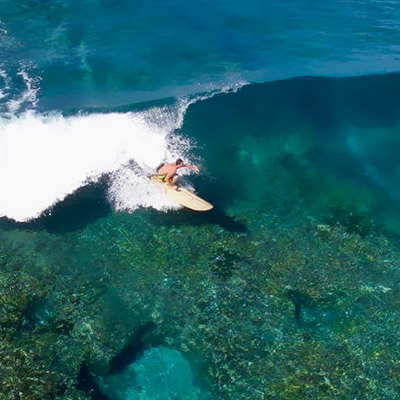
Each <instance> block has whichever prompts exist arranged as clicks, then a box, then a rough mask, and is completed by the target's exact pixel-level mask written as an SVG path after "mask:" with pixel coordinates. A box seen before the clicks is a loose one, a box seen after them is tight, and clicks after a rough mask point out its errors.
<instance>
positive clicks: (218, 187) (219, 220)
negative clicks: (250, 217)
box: [150, 176, 248, 233]
mask: <svg viewBox="0 0 400 400" xmlns="http://www.w3.org/2000/svg"><path fill="white" fill-rule="evenodd" d="M190 182H191V183H192V184H193V186H194V187H195V188H196V194H197V195H198V196H200V197H201V198H203V199H204V200H206V201H208V202H209V203H211V204H212V205H213V206H214V208H213V209H212V210H210V211H205V212H198V211H192V210H189V209H187V208H182V209H180V210H178V211H172V212H167V213H165V212H159V211H152V212H151V214H150V218H151V222H152V223H154V224H156V225H164V226H172V225H174V226H184V225H192V226H201V225H210V224H214V225H219V226H220V227H221V228H222V229H225V230H226V231H229V232H236V233H240V232H241V233H245V232H247V231H248V230H247V227H246V226H245V225H244V224H242V223H240V222H238V221H236V220H235V219H234V218H232V217H230V216H229V215H227V214H226V212H225V211H224V207H225V206H226V205H227V204H230V203H231V202H232V200H233V198H234V190H233V189H232V188H231V187H230V186H229V185H228V184H227V183H226V182H225V181H224V180H223V179H214V180H211V181H206V180H205V179H204V178H203V177H195V176H193V177H191V178H190Z"/></svg>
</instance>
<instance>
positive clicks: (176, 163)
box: [175, 158, 183, 167]
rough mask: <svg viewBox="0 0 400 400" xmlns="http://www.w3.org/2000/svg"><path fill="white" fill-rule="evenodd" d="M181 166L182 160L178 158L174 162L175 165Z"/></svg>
mask: <svg viewBox="0 0 400 400" xmlns="http://www.w3.org/2000/svg"><path fill="white" fill-rule="evenodd" d="M182 164H183V160H182V159H181V158H178V159H177V160H176V161H175V165H176V166H178V167H179V166H180V165H182Z"/></svg>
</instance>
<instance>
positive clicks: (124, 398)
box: [102, 346, 209, 400]
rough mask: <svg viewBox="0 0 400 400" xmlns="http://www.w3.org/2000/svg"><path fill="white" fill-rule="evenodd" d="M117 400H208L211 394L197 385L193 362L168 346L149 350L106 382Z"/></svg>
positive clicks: (104, 385)
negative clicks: (192, 367)
mask: <svg viewBox="0 0 400 400" xmlns="http://www.w3.org/2000/svg"><path fill="white" fill-rule="evenodd" d="M102 388H103V391H104V392H105V393H107V394H108V395H109V396H110V397H111V398H112V399H115V400H142V399H146V400H176V399H179V400H200V399H202V400H206V399H209V396H208V393H207V392H205V391H202V390H201V389H200V388H198V387H196V385H195V384H194V376H193V373H192V370H191V367H190V364H189V362H188V361H187V360H186V359H185V357H184V356H183V355H182V353H180V352H179V351H177V350H172V349H169V348H167V347H164V346H159V347H155V348H152V349H149V350H146V351H145V352H144V354H143V356H142V357H141V358H139V359H138V360H137V361H135V362H134V363H132V364H130V365H129V366H128V367H127V368H126V369H125V370H124V371H123V372H122V373H120V374H114V375H111V376H109V377H107V378H105V379H103V380H102Z"/></svg>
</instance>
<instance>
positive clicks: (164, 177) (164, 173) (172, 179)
mask: <svg viewBox="0 0 400 400" xmlns="http://www.w3.org/2000/svg"><path fill="white" fill-rule="evenodd" d="M179 168H189V169H191V170H193V171H195V172H199V168H198V167H196V166H195V165H190V164H185V163H184V162H183V160H182V159H180V158H178V159H177V160H176V161H175V162H174V163H165V164H164V165H162V166H161V167H160V168H159V169H158V170H157V178H158V179H159V180H160V181H162V182H166V183H167V184H168V185H170V186H176V182H177V181H178V178H179V176H178V175H177V174H176V172H177V171H178V169H179Z"/></svg>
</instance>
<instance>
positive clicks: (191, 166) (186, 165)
mask: <svg viewBox="0 0 400 400" xmlns="http://www.w3.org/2000/svg"><path fill="white" fill-rule="evenodd" d="M185 167H186V168H189V169H191V170H192V171H194V172H196V173H197V172H199V167H196V165H190V164H185Z"/></svg>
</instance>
